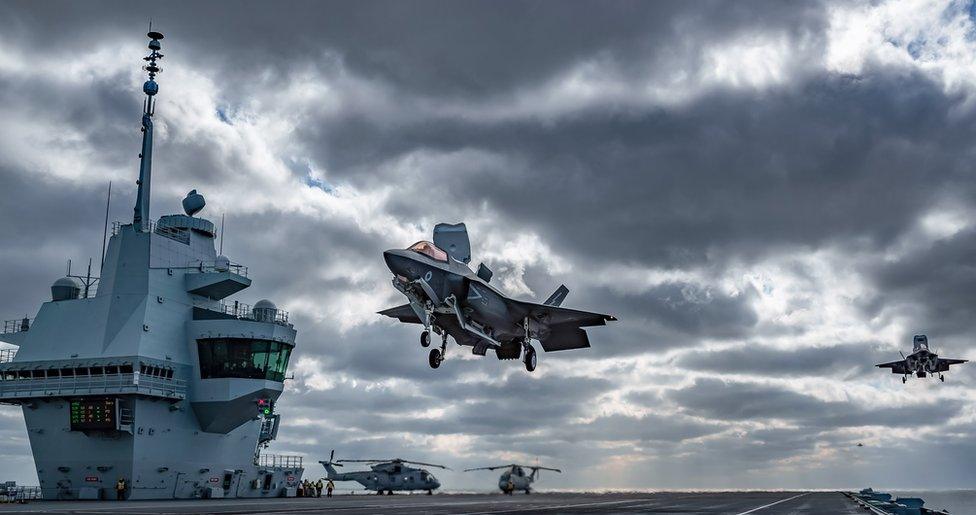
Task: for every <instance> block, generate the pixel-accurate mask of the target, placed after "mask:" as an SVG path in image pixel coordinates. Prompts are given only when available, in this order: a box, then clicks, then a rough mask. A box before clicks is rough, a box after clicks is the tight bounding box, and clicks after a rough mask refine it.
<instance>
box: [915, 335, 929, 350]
mask: <svg viewBox="0 0 976 515" xmlns="http://www.w3.org/2000/svg"><path fill="white" fill-rule="evenodd" d="M913 343H914V344H915V350H919V349H928V348H929V339H928V337H927V336H925V335H924V334H916V335H915V338H914V342H913Z"/></svg>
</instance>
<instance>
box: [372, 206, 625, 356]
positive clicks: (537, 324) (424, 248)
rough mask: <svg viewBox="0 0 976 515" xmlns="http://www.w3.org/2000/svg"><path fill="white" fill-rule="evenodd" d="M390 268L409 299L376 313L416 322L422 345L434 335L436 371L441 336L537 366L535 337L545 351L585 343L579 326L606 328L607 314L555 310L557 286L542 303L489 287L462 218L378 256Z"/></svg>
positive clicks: (560, 296)
mask: <svg viewBox="0 0 976 515" xmlns="http://www.w3.org/2000/svg"><path fill="white" fill-rule="evenodd" d="M383 257H384V259H386V264H387V266H388V267H390V271H391V272H393V286H394V287H395V288H396V289H397V290H399V291H400V292H401V293H403V294H404V295H405V296H406V297H407V300H408V301H409V303H408V304H404V305H402V306H397V307H395V308H390V309H387V310H384V311H380V314H381V315H386V316H389V317H393V318H396V319H398V320H400V321H401V322H404V323H408V324H421V325H423V326H424V331H423V333H421V335H420V344H421V345H422V346H424V347H428V346H430V340H431V336H430V333H431V331H433V332H434V333H436V334H438V335H440V336H441V347H440V348H439V349H437V348H434V349H431V351H430V356H429V359H428V362H429V363H430V366H431V368H437V367H439V366H440V364H441V362H442V361H443V360H444V352H445V351H446V350H447V337H448V336H451V337H453V338H454V341H456V342H457V343H458V344H459V345H465V346H468V347H473V350H472V352H473V353H474V354H476V355H479V356H484V355H485V354H486V353H487V352H488V351H489V350H493V351H495V355H496V356H498V359H518V358H519V357H521V358H522V361H523V363H525V369H526V370H528V371H529V372H531V371H533V370H535V367H536V362H537V357H536V352H535V349H534V348H533V347H532V345H531V343H530V342H531V341H532V340H538V341H539V342H540V343H541V344H542V348H543V349H544V350H545V351H546V352H552V351H558V350H569V349H582V348H586V347H589V346H590V341H589V339H588V338H587V336H586V332H585V331H583V329H582V328H583V327H591V326H597V325H606V323H607V321H611V320H616V318H614V317H613V316H611V315H602V314H600V313H590V312H588V311H578V310H575V309H567V308H563V307H560V304H562V302H563V300H564V299H565V298H566V295H567V294H568V293H569V290H568V289H567V288H566V287H565V286H560V287H559V288H558V289H557V290H556V291H555V292H554V293H553V294H552V295H551V296H549V298H548V299H547V300H546V301H545V302H543V303H542V304H536V303H534V302H524V301H520V300H514V299H511V298H509V297H508V296H506V295H505V294H504V293H502V292H500V291H498V290H497V289H495V288H494V287H493V286H491V285H490V284H489V282H490V281H491V276H492V272H491V270H489V269H488V267H487V266H485V265H484V263H482V264H481V265H480V266H479V267H478V272H477V273H475V272H473V271H472V270H471V269H470V268H469V267H468V263H469V262H470V261H471V244H470V241H469V240H468V232H467V229H466V228H465V226H464V224H463V223H460V224H456V225H451V224H438V225H437V226H436V227H435V228H434V241H433V243H431V242H429V241H419V242H417V243H414V244H413V245H411V246H410V247H408V248H407V249H403V250H401V249H396V250H388V251H386V252H384V253H383Z"/></svg>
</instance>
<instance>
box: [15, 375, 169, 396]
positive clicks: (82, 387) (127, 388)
mask: <svg viewBox="0 0 976 515" xmlns="http://www.w3.org/2000/svg"><path fill="white" fill-rule="evenodd" d="M0 379H2V380H0V399H3V398H7V399H9V398H25V397H33V396H38V397H47V396H58V395H111V394H127V393H133V394H141V395H151V396H157V397H166V398H169V399H185V398H186V381H183V380H181V379H164V378H160V377H152V376H146V375H144V374H138V373H128V374H100V375H90V376H59V377H43V378H38V377H21V374H20V373H19V372H18V371H12V370H10V371H4V372H3V373H0Z"/></svg>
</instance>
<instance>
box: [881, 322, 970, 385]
mask: <svg viewBox="0 0 976 515" xmlns="http://www.w3.org/2000/svg"><path fill="white" fill-rule="evenodd" d="M901 357H902V360H901V361H892V362H890V363H881V364H879V365H875V366H877V367H878V368H890V369H891V373H892V374H902V375H903V377H902V378H901V382H902V383H905V382H906V381H907V380H908V376H910V375H912V374H915V375H916V376H917V377H925V376H926V375H928V374H935V373H938V374H939V379H940V380H941V381H942V382H945V376H944V375H942V372H946V371H948V370H949V365H958V364H960V363H965V362H966V361H968V360H965V359H946V358H940V357H939V355H938V354H936V353H934V352H932V351H930V350H929V339H928V338H927V337H926V336H925V335H924V334H916V335H915V338H914V347H913V348H912V353H911V354H909V355H908V357H907V358H906V357H905V355H904V354H902V355H901Z"/></svg>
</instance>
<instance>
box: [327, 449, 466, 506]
mask: <svg viewBox="0 0 976 515" xmlns="http://www.w3.org/2000/svg"><path fill="white" fill-rule="evenodd" d="M319 463H321V464H322V466H323V467H325V471H326V472H327V473H328V475H327V476H326V477H327V478H328V479H331V480H333V481H355V482H357V483H359V484H361V485H363V487H364V488H365V489H366V490H375V491H376V494H377V495H382V494H383V492H386V494H387V495H393V492H395V491H397V492H404V491H406V492H409V491H414V490H426V491H427V495H431V494H433V493H434V490H437V489H438V488H440V486H441V483H440V481H438V480H437V478H436V477H434V475H433V474H431V473H430V472H428V471H427V470H425V469H422V468H415V467H410V466H408V465H407V464H408V463H409V464H411V465H421V466H424V467H436V468H440V469H445V470H451V469H449V468H447V467H445V466H444V465H435V464H433V463H423V462H419V461H408V460H404V459H400V458H393V459H389V460H338V461H336V460H335V450H333V451H332V453H331V454H329V459H328V461H319ZM343 463H366V464H368V465H369V468H370V470H361V471H356V472H339V471H338V470H336V469H335V467H341V466H342V464H343Z"/></svg>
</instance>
